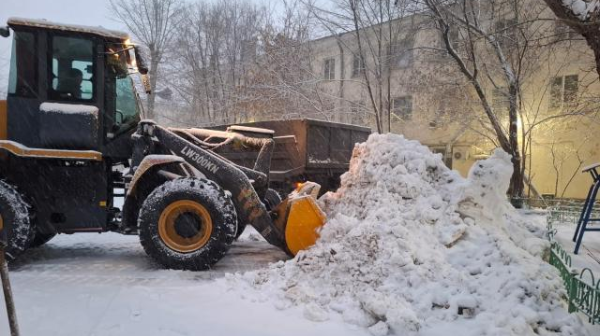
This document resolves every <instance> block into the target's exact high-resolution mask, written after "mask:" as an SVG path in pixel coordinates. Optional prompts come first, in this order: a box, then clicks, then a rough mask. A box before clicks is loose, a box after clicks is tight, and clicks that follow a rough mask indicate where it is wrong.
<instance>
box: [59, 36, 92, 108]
mask: <svg viewBox="0 0 600 336" xmlns="http://www.w3.org/2000/svg"><path fill="white" fill-rule="evenodd" d="M51 50H52V52H51V55H50V60H51V64H52V67H51V68H50V74H49V75H50V82H51V83H52V85H51V86H50V88H49V92H48V97H49V98H50V99H52V100H61V101H91V100H93V99H94V83H93V74H94V43H93V41H92V40H89V39H85V38H78V37H68V36H53V37H52V39H51Z"/></svg>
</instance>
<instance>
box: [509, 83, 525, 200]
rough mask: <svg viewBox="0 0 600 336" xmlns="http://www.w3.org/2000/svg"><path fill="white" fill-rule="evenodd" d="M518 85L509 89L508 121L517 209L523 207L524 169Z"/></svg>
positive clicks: (513, 197) (512, 194)
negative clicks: (520, 136) (520, 143)
mask: <svg viewBox="0 0 600 336" xmlns="http://www.w3.org/2000/svg"><path fill="white" fill-rule="evenodd" d="M518 91H519V90H518V85H517V84H516V83H514V82H513V83H510V85H509V87H508V95H509V110H508V119H509V122H510V125H509V126H508V140H509V146H510V150H511V152H510V154H511V155H512V163H513V174H512V177H511V179H510V186H509V189H508V190H509V194H510V200H511V203H512V205H513V206H514V207H515V208H521V207H522V206H523V191H524V183H523V169H522V162H521V153H520V150H519V117H518V115H519V114H518V104H517V96H518Z"/></svg>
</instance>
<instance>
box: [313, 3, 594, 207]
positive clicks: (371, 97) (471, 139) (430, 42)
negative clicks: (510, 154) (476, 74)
mask: <svg viewBox="0 0 600 336" xmlns="http://www.w3.org/2000/svg"><path fill="white" fill-rule="evenodd" d="M530 2H531V3H532V8H533V7H535V6H545V5H544V4H543V3H542V2H540V1H535V0H532V1H530ZM537 8H541V7H537ZM540 13H541V14H540V16H538V17H537V19H536V21H535V22H533V23H527V24H528V26H526V27H525V28H523V25H521V24H520V23H518V21H517V20H516V19H515V18H514V17H511V13H507V14H505V15H499V16H498V17H497V18H493V19H492V20H490V22H488V27H490V31H495V32H497V36H495V38H498V39H499V41H500V43H506V44H508V43H511V41H518V40H519V39H520V38H522V36H524V35H525V34H523V31H525V32H528V31H529V32H530V31H533V30H535V31H536V33H537V32H542V31H543V32H544V33H543V37H536V36H538V35H535V34H532V35H530V38H532V39H533V38H535V39H536V41H535V42H536V43H535V45H534V46H533V45H532V47H530V48H535V49H532V50H528V51H527V52H528V56H527V57H528V58H527V59H523V60H521V62H522V63H526V64H525V65H523V64H521V65H520V67H521V68H520V70H522V71H528V73H527V74H526V75H523V76H522V78H521V80H522V82H521V92H520V100H519V104H520V108H519V111H520V117H519V125H518V128H519V133H520V134H519V138H520V141H521V143H523V144H524V145H523V148H524V149H525V152H526V157H525V160H527V170H526V176H527V178H528V180H529V186H533V187H534V188H528V192H529V193H532V194H533V192H534V189H535V191H536V192H537V193H539V194H543V195H545V196H546V197H557V198H558V197H561V198H584V197H585V196H586V193H587V190H588V187H589V184H590V182H591V181H590V179H589V177H588V176H586V175H584V174H581V168H582V167H584V166H585V165H588V164H591V163H594V162H598V161H600V150H599V148H600V140H599V139H598V137H597V136H596V134H597V133H598V131H599V130H600V122H599V119H598V112H597V111H598V107H600V106H598V105H599V102H600V84H599V83H598V75H597V73H595V72H594V71H593V70H594V69H595V68H594V58H593V54H592V53H591V51H589V49H588V47H587V45H586V44H585V41H583V40H582V39H578V37H577V35H576V34H575V33H574V32H572V31H571V30H570V29H568V28H567V27H566V26H564V25H562V24H561V23H560V22H557V21H554V20H553V19H554V16H553V14H552V13H551V12H550V11H549V10H547V9H543V8H542V9H541V12H540ZM512 15H513V16H514V14H512ZM511 25H512V26H513V27H519V28H518V29H516V28H515V29H511ZM381 26H383V27H381ZM523 29H524V30H523ZM390 32H391V33H390ZM449 34H451V36H450V40H451V41H452V43H453V44H454V43H455V44H456V45H453V47H454V48H455V49H456V50H460V48H461V46H460V43H461V39H460V38H459V37H458V35H459V34H463V35H464V32H460V31H457V30H455V31H450V32H449ZM452 35H454V36H452ZM358 36H359V37H357V34H356V32H348V33H345V34H338V35H332V36H327V37H324V38H320V39H317V40H313V41H311V42H310V43H311V52H312V57H311V66H312V69H313V72H314V74H315V76H316V77H318V78H320V81H319V84H318V85H319V86H318V87H319V90H321V92H322V93H323V94H324V95H326V96H328V97H331V98H332V102H333V103H332V104H335V107H334V109H335V111H336V113H335V114H334V117H333V119H334V120H336V121H339V122H347V123H355V124H365V125H369V126H371V127H372V128H373V129H376V121H375V114H374V112H373V111H374V110H375V109H376V108H377V109H379V110H380V111H383V112H382V113H381V119H382V121H381V124H383V125H384V127H383V131H387V130H388V128H387V127H388V125H389V127H390V128H389V130H391V132H394V133H399V134H403V135H404V136H405V137H406V138H409V139H416V140H419V141H420V142H422V143H423V144H425V145H427V146H429V147H430V148H431V149H432V150H433V151H435V152H439V153H442V154H443V155H444V158H445V161H446V163H447V164H448V165H449V166H451V167H452V168H453V169H456V170H458V171H459V172H460V173H461V174H462V175H466V174H467V173H468V171H469V168H470V167H471V165H472V164H473V163H474V162H475V161H476V160H478V159H482V158H485V157H487V156H488V155H489V154H490V153H491V151H493V149H494V148H495V147H497V146H496V144H495V142H494V135H493V133H491V132H490V130H489V126H488V125H487V121H486V118H487V117H486V115H485V114H484V112H483V108H482V104H481V100H480V99H479V98H478V96H477V95H476V94H475V91H474V90H473V86H472V85H471V84H470V83H469V82H467V81H466V80H465V77H464V76H463V74H462V73H460V71H459V70H458V68H457V66H456V65H457V64H456V62H455V60H454V59H453V58H452V57H451V56H450V55H448V53H447V52H446V51H445V46H444V44H443V40H442V38H441V36H442V35H441V32H440V30H438V29H436V26H435V22H431V20H430V19H429V18H427V17H426V16H422V15H411V16H407V17H405V18H403V19H399V20H395V21H393V22H388V23H384V24H383V25H380V26H374V27H366V28H363V29H362V30H361V31H360V34H358ZM540 36H541V35H540ZM382 37H387V40H386V39H384V38H382ZM541 40H543V42H540V41H541ZM390 41H391V42H390ZM359 42H360V44H361V46H362V49H361V48H359ZM532 44H534V43H532ZM503 47H506V50H508V48H509V47H508V46H503ZM360 50H362V56H361V52H360ZM490 57H491V56H490ZM483 59H484V60H485V58H483ZM491 63H492V62H491V61H490V62H489V63H487V61H486V62H485V64H484V66H488V67H492V66H490V64H491ZM483 71H484V70H482V72H483ZM484 75H485V76H487V77H489V78H488V79H485V80H484V83H485V84H486V86H485V87H484V90H485V95H486V98H487V99H488V100H490V103H491V105H492V107H493V109H494V111H495V113H496V115H497V116H498V117H499V118H500V122H501V124H502V125H503V126H505V127H508V112H507V111H508V97H507V93H506V88H505V87H502V86H501V85H500V84H499V83H500V82H501V81H498V82H495V81H494V78H497V76H499V74H498V70H497V69H492V70H489V71H488V73H486V74H484ZM482 76H483V75H482ZM374 106H375V107H374ZM388 110H389V113H388ZM505 110H506V112H504V111H505ZM388 116H389V118H388Z"/></svg>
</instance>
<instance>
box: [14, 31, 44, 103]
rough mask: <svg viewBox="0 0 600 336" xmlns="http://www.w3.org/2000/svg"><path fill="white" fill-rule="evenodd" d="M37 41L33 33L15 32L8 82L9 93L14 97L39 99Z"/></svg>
mask: <svg viewBox="0 0 600 336" xmlns="http://www.w3.org/2000/svg"><path fill="white" fill-rule="evenodd" d="M35 40H36V39H35V35H34V34H33V33H30V32H24V31H16V32H15V37H14V40H13V44H12V55H11V61H10V75H9V80H8V93H9V94H10V95H12V96H17V97H26V98H32V97H37V79H36V78H37V58H36V56H35V51H36V48H35Z"/></svg>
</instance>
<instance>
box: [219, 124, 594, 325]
mask: <svg viewBox="0 0 600 336" xmlns="http://www.w3.org/2000/svg"><path fill="white" fill-rule="evenodd" d="M511 172H512V166H511V163H510V156H509V155H507V154H506V153H504V152H503V151H496V152H495V153H494V155H493V156H492V157H490V158H489V159H487V160H485V161H480V162H478V163H476V164H475V165H474V167H473V169H472V170H471V172H470V174H469V177H468V178H467V179H464V178H462V177H461V176H460V175H459V174H458V173H456V172H454V171H451V170H449V169H448V168H446V167H445V166H444V164H443V162H442V158H441V155H439V154H432V153H431V152H430V151H429V149H427V148H426V147H425V146H422V145H421V144H419V143H418V142H416V141H409V140H406V139H404V138H403V137H402V136H398V135H390V134H388V135H371V136H370V137H369V139H368V141H367V142H366V143H363V144H360V145H357V146H356V148H355V150H354V154H353V158H352V161H351V164H350V170H349V171H348V172H347V173H346V174H345V175H343V177H342V186H341V187H340V189H339V190H338V191H337V192H335V193H329V194H327V195H325V196H324V197H323V198H321V200H320V201H321V202H322V204H323V207H324V209H325V210H326V212H327V213H328V218H329V221H328V223H327V225H326V226H324V228H323V229H322V231H321V239H320V240H319V241H318V242H317V244H316V245H315V246H314V247H313V248H311V249H310V250H308V251H304V252H301V253H300V254H299V255H298V256H296V258H294V259H292V260H289V261H287V262H280V263H277V264H274V265H272V266H271V267H270V268H269V269H266V270H263V271H258V272H252V273H246V274H244V275H235V276H230V277H229V279H228V280H229V281H230V282H231V285H232V286H235V287H236V288H238V289H239V288H240V287H242V288H245V289H246V291H245V292H246V294H245V295H246V296H249V297H250V298H252V299H254V300H259V301H261V300H264V301H267V300H274V303H275V306H276V307H278V308H281V309H286V308H293V307H300V309H302V311H303V314H304V316H305V317H306V318H307V319H310V320H313V321H325V320H328V319H339V318H340V317H341V318H342V319H343V320H344V321H346V322H347V323H350V324H353V325H357V326H360V327H364V328H368V329H369V331H370V332H371V333H372V334H374V335H386V334H396V335H552V334H558V335H585V331H584V329H583V328H582V326H581V322H580V321H579V320H578V319H577V318H576V317H575V316H572V315H569V314H568V313H567V311H566V309H565V307H564V304H563V301H562V297H563V296H564V295H565V290H564V287H563V285H562V283H561V279H560V278H559V275H558V272H557V271H556V270H554V269H553V267H552V266H550V265H549V264H547V263H546V262H544V261H543V260H542V258H541V256H542V255H543V253H545V251H547V249H548V243H547V242H546V241H545V240H544V239H543V233H544V232H543V230H542V229H539V228H537V227H535V226H533V225H528V224H527V223H526V221H525V220H524V219H523V218H522V217H521V216H520V215H519V214H518V213H517V212H516V211H515V210H514V209H513V208H512V207H511V206H510V204H509V203H508V202H507V200H506V197H505V192H506V189H507V186H508V183H509V179H510V176H511Z"/></svg>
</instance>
